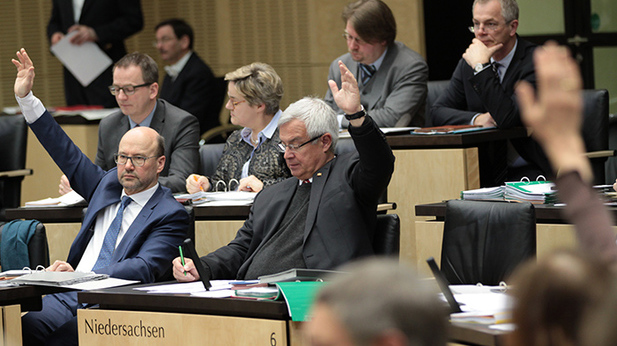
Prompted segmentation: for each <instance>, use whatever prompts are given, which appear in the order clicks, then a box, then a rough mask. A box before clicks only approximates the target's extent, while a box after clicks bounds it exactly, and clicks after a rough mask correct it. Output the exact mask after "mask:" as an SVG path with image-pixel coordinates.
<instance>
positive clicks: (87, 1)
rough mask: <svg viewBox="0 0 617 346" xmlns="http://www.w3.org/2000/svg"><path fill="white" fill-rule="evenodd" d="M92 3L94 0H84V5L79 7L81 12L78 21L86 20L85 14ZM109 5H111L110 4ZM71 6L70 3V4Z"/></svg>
mask: <svg viewBox="0 0 617 346" xmlns="http://www.w3.org/2000/svg"><path fill="white" fill-rule="evenodd" d="M93 3H94V0H85V1H84V6H83V7H82V8H81V14H80V15H79V23H81V22H82V21H84V22H85V21H86V20H85V18H86V17H85V15H87V14H88V11H90V8H91V7H92V4H93ZM110 6H111V5H110ZM71 7H72V5H71Z"/></svg>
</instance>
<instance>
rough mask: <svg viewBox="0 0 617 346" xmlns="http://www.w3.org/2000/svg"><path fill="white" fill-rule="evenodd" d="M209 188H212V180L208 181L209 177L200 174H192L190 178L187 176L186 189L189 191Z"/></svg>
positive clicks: (193, 191)
mask: <svg viewBox="0 0 617 346" xmlns="http://www.w3.org/2000/svg"><path fill="white" fill-rule="evenodd" d="M208 190H210V181H208V178H207V177H204V176H203V175H198V174H191V175H189V176H188V178H186V191H187V192H188V193H196V192H199V191H208Z"/></svg>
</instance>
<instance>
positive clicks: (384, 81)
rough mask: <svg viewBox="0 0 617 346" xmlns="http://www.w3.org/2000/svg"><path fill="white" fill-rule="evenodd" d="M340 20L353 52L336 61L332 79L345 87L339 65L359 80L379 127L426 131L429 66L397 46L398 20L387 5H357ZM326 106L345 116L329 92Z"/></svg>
mask: <svg viewBox="0 0 617 346" xmlns="http://www.w3.org/2000/svg"><path fill="white" fill-rule="evenodd" d="M342 18H343V22H344V23H345V31H344V33H343V37H344V38H345V40H346V41H347V49H348V50H349V52H348V53H346V54H344V55H342V56H340V57H338V58H336V59H334V61H332V64H331V65H330V72H329V73H328V80H334V81H335V82H336V84H337V85H338V86H339V88H340V87H341V74H340V72H339V71H340V69H339V64H338V62H339V60H341V61H343V63H344V64H345V65H346V66H348V67H349V70H350V71H351V73H353V75H354V77H356V79H357V80H358V84H359V87H360V92H361V93H362V105H363V107H364V108H365V109H366V111H368V112H370V113H371V117H372V118H373V119H374V120H375V123H376V124H377V125H378V126H381V127H394V126H424V111H425V108H426V94H427V89H426V81H427V80H428V65H427V64H426V61H424V58H422V56H421V55H420V54H418V53H417V52H415V51H413V50H411V49H409V48H408V47H407V46H405V45H404V44H403V43H401V42H396V41H394V39H395V38H396V21H395V20H394V15H393V14H392V11H391V10H390V8H389V7H388V5H386V4H385V3H384V2H383V1H381V0H360V1H356V2H354V3H350V4H348V5H347V6H345V9H344V10H343V14H342ZM324 101H326V103H328V104H329V105H330V106H331V107H332V108H333V109H334V111H335V112H337V113H339V114H340V113H341V112H342V110H341V109H340V108H339V107H338V106H337V104H336V102H335V100H334V97H333V95H332V92H331V91H330V90H328V91H327V92H326V97H325V98H324ZM342 125H343V127H347V126H348V121H347V120H346V119H343V120H342Z"/></svg>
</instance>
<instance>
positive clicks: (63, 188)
mask: <svg viewBox="0 0 617 346" xmlns="http://www.w3.org/2000/svg"><path fill="white" fill-rule="evenodd" d="M71 191H73V189H72V188H71V183H69V179H68V178H67V177H66V175H64V174H62V176H61V177H60V184H59V185H58V192H59V193H60V195H66V194H67V193H69V192H71Z"/></svg>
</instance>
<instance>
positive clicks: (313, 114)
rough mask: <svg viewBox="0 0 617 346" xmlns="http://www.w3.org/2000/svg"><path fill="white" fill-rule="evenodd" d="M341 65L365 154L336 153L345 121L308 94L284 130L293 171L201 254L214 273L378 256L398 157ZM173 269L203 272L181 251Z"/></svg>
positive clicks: (227, 275)
mask: <svg viewBox="0 0 617 346" xmlns="http://www.w3.org/2000/svg"><path fill="white" fill-rule="evenodd" d="M339 69H340V74H341V76H342V81H343V84H342V85H343V87H342V89H340V90H339V88H338V87H337V85H336V83H335V82H334V81H332V80H331V81H329V85H330V88H331V91H332V95H333V97H334V99H335V100H336V103H337V105H338V107H339V108H340V109H341V110H342V111H343V112H345V116H346V118H347V120H348V121H349V124H350V126H349V132H350V134H351V137H352V139H353V141H354V144H355V146H356V149H357V152H352V153H347V154H342V155H338V156H336V155H334V148H335V146H336V143H337V140H338V122H337V120H336V114H335V112H334V111H333V110H332V108H331V107H330V106H328V105H327V104H326V103H325V102H324V101H322V100H320V99H316V98H310V97H306V98H303V99H301V100H299V101H297V102H295V103H293V104H291V105H290V106H289V107H288V108H287V109H286V110H285V111H284V112H283V115H282V116H281V118H280V119H279V131H280V139H281V145H280V150H281V151H282V152H283V155H284V158H285V161H286V163H287V166H288V167H289V170H290V171H291V174H292V175H293V177H291V178H288V179H286V180H283V181H282V182H279V183H277V184H274V185H272V186H269V187H267V188H265V189H263V190H262V191H261V192H260V193H259V194H258V195H257V197H255V202H254V203H253V206H252V208H251V213H250V215H249V218H248V219H247V220H246V221H245V223H244V225H243V226H242V228H240V230H238V233H237V235H236V238H235V239H234V240H232V241H231V242H230V243H229V244H228V245H226V246H223V247H221V248H219V249H218V250H216V251H214V252H212V253H210V254H208V255H206V256H204V257H202V258H201V259H200V260H201V262H202V263H203V264H204V267H205V269H206V270H207V271H208V275H209V279H243V280H244V279H256V278H257V277H259V276H261V275H266V274H273V273H277V272H281V271H284V270H287V269H291V268H312V269H333V268H336V267H338V266H339V265H341V264H343V263H346V262H348V261H350V260H352V259H355V258H358V257H362V256H368V255H371V254H373V247H372V241H373V237H374V235H375V225H376V207H377V200H378V198H379V196H380V195H381V194H382V193H383V191H384V190H385V189H386V187H387V186H388V183H389V182H390V177H391V176H392V172H393V171H394V155H393V154H392V150H391V149H390V146H389V145H388V143H387V142H386V139H385V136H384V135H383V133H381V131H379V128H378V127H377V125H376V124H375V122H374V121H373V119H372V117H370V116H367V115H366V114H367V112H366V111H365V110H364V108H363V107H362V105H361V104H360V91H359V90H358V85H357V82H356V80H355V78H354V76H353V74H352V73H351V72H350V71H349V70H348V69H347V67H346V66H345V65H344V64H343V63H342V62H339ZM368 113H369V114H370V112H368ZM173 267H174V269H173V273H174V277H175V278H176V279H177V280H178V281H193V280H197V279H198V278H199V274H198V273H197V271H196V269H195V265H194V263H193V261H191V260H188V259H185V265H184V266H183V265H182V263H181V259H180V258H179V257H178V258H176V259H174V263H173ZM185 272H186V275H185Z"/></svg>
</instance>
